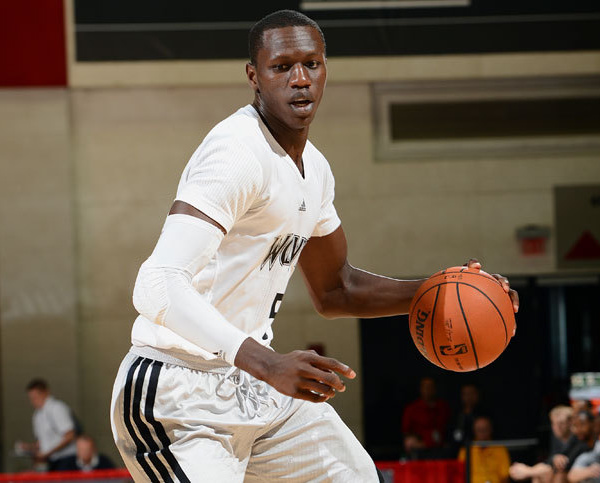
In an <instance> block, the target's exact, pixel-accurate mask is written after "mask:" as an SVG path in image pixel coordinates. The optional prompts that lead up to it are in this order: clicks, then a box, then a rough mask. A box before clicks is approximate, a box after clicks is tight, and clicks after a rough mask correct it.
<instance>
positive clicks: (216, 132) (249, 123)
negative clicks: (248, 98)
mask: <svg viewBox="0 0 600 483" xmlns="http://www.w3.org/2000/svg"><path fill="white" fill-rule="evenodd" d="M222 140H226V141H227V142H228V143H229V145H232V146H238V147H245V148H246V149H249V150H251V151H252V150H253V149H254V148H255V147H256V146H258V145H260V144H261V143H264V135H263V134H262V132H261V128H260V121H259V116H258V114H257V112H256V110H255V109H254V108H253V107H252V106H251V105H250V104H248V105H247V106H244V107H241V108H240V109H238V110H237V111H236V112H234V113H233V114H231V115H230V116H229V117H227V118H225V119H223V120H222V121H221V122H219V123H218V124H217V125H216V126H215V127H213V128H212V129H211V131H210V132H209V133H208V135H207V136H206V138H205V140H204V142H205V143H206V142H219V141H222Z"/></svg>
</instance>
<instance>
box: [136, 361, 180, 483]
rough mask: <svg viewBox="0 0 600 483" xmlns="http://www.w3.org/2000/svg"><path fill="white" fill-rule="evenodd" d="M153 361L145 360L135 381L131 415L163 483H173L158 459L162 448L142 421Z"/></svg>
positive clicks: (167, 471)
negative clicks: (149, 371) (146, 388)
mask: <svg viewBox="0 0 600 483" xmlns="http://www.w3.org/2000/svg"><path fill="white" fill-rule="evenodd" d="M151 362H152V361H151V360H150V359H143V360H142V363H141V364H140V370H139V371H138V375H137V378H136V381H135V390H134V392H133V405H132V407H131V413H132V415H133V421H134V422H135V425H136V426H137V428H138V431H139V432H140V435H141V436H142V438H143V439H144V441H145V443H146V446H147V447H148V448H149V450H150V451H149V453H148V458H149V459H150V461H151V462H152V463H153V464H154V467H155V468H156V469H157V470H158V472H159V473H160V476H162V478H163V481H164V482H165V483H173V478H171V475H170V474H169V470H167V468H166V467H165V465H164V464H163V462H162V461H161V460H160V458H159V457H158V453H159V452H160V448H159V447H158V444H156V442H155V441H154V439H153V438H152V434H150V428H149V427H148V426H147V425H146V423H144V421H142V417H141V401H142V390H143V387H144V379H146V372H147V371H148V366H149V365H150V363H151Z"/></svg>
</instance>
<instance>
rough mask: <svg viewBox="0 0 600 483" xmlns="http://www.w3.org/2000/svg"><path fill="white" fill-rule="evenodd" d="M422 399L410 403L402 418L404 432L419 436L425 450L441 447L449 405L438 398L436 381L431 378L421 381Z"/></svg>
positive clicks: (448, 414) (448, 415)
mask: <svg viewBox="0 0 600 483" xmlns="http://www.w3.org/2000/svg"><path fill="white" fill-rule="evenodd" d="M419 389H420V394H421V397H420V398H419V399H417V400H416V401H413V402H412V403H410V404H409V405H408V406H407V407H406V409H405V410H404V415H403V416H402V432H403V433H404V434H405V435H408V434H416V435H418V436H419V437H420V438H421V440H422V441H423V444H424V445H425V448H436V447H440V446H442V445H443V443H444V435H445V434H446V428H447V426H448V419H449V417H450V407H449V406H448V403H447V402H446V401H444V400H442V399H438V398H437V397H436V389H435V381H434V380H433V379H432V378H431V377H424V378H423V379H421V384H420V386H419Z"/></svg>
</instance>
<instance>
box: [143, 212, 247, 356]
mask: <svg viewBox="0 0 600 483" xmlns="http://www.w3.org/2000/svg"><path fill="white" fill-rule="evenodd" d="M222 240H223V233H222V232H221V230H219V229H218V228H217V227H216V226H214V225H211V224H210V223H208V222H206V221H203V220H200V219H199V218H195V217H193V216H189V215H169V216H168V217H167V220H166V222H165V225H164V227H163V231H162V233H161V235H160V238H159V239H158V242H157V244H156V247H155V248H154V251H153V252H152V255H151V256H150V258H148V260H146V261H145V262H144V263H143V264H142V266H141V268H140V271H139V273H138V276H137V280H136V282H135V288H134V290H133V304H134V306H135V308H136V309H137V310H138V312H139V313H140V314H142V315H143V316H144V317H146V318H147V319H148V320H150V321H152V322H154V323H156V324H159V325H163V326H165V327H167V328H168V329H170V330H172V331H173V332H175V333H176V334H178V335H180V336H181V337H183V338H184V339H187V340H189V341H190V342H192V343H194V344H196V345H197V346H199V347H201V348H202V349H204V350H206V351H208V352H211V353H216V354H218V356H219V357H221V358H223V359H225V360H226V361H227V362H228V363H229V364H231V365H233V361H234V360H235V356H236V354H237V351H238V349H239V348H240V346H241V345H242V342H244V341H245V340H246V339H247V338H248V337H249V336H248V334H246V333H245V332H243V331H242V330H240V329H238V328H237V327H235V326H234V325H232V324H231V323H229V322H228V321H227V320H226V319H225V318H224V317H223V316H222V315H221V313H220V312H219V311H218V310H217V309H216V308H215V307H214V306H213V305H211V304H210V303H209V302H208V301H207V300H206V299H205V298H204V297H203V296H202V295H201V294H200V293H198V291H196V289H195V288H194V287H193V286H192V278H193V277H194V275H196V274H197V273H199V272H200V271H201V270H202V269H203V268H204V267H205V266H206V265H207V264H208V262H209V261H210V260H211V258H212V257H213V255H214V254H215V253H216V251H217V249H218V248H219V245H220V243H221V241H222Z"/></svg>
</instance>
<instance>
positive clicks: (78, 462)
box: [64, 434, 115, 471]
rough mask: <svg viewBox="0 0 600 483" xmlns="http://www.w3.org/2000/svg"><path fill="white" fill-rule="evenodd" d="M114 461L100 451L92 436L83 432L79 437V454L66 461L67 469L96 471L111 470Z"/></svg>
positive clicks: (65, 468)
mask: <svg viewBox="0 0 600 483" xmlns="http://www.w3.org/2000/svg"><path fill="white" fill-rule="evenodd" d="M114 467H115V465H114V464H113V462H112V461H111V460H110V459H109V458H108V457H107V456H104V455H103V454H101V453H98V449H97V448H96V443H95V442H94V440H93V439H92V437H91V436H88V435H87V434H82V435H81V436H78V437H77V454H76V455H75V456H71V457H69V458H68V459H67V460H66V461H65V465H64V470H65V471H94V470H109V469H112V468H114Z"/></svg>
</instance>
